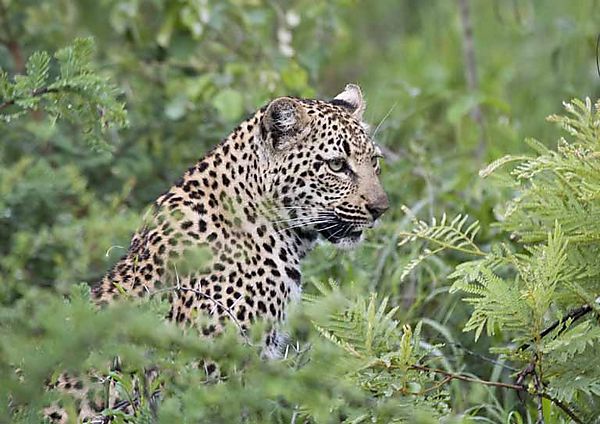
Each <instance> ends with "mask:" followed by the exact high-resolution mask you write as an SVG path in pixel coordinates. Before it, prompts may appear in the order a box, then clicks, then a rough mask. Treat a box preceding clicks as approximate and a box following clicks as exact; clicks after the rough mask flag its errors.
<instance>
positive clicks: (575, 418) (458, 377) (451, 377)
mask: <svg viewBox="0 0 600 424" xmlns="http://www.w3.org/2000/svg"><path fill="white" fill-rule="evenodd" d="M409 368H410V369H414V370H418V371H424V372H433V373H436V374H441V375H444V376H446V379H444V381H445V382H449V381H452V380H460V381H466V382H468V383H477V384H483V385H485V386H492V387H500V388H503V389H511V390H516V391H517V392H525V393H530V392H529V391H528V390H527V388H526V387H525V386H523V385H520V384H511V383H500V382H497V381H488V380H481V379H479V378H475V377H470V376H468V375H464V374H455V373H452V372H448V371H444V370H441V369H439V368H430V367H426V366H424V365H419V364H414V365H411V366H410V367H409ZM530 394H531V395H533V396H540V397H543V398H545V399H548V400H549V401H551V402H552V403H554V404H555V405H556V406H558V407H559V408H560V409H562V410H563V412H564V413H565V414H567V415H568V416H569V417H570V418H571V419H572V420H573V421H575V422H576V423H577V424H584V422H583V420H582V419H581V418H579V417H578V416H577V415H576V414H575V413H574V412H573V411H572V410H571V409H570V408H569V407H568V406H567V405H565V404H564V403H563V402H562V401H561V400H559V399H556V398H555V397H553V396H551V395H549V394H548V393H546V392H541V391H539V392H536V393H530Z"/></svg>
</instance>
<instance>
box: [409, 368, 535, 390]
mask: <svg viewBox="0 0 600 424" xmlns="http://www.w3.org/2000/svg"><path fill="white" fill-rule="evenodd" d="M410 368H412V369H414V370H418V371H425V372H433V373H436V374H442V375H444V376H446V377H449V378H450V380H461V381H466V382H468V383H478V384H483V385H485V386H494V387H501V388H503V389H511V390H517V391H524V390H526V389H525V387H523V386H521V385H518V384H511V383H501V382H498V381H488V380H481V379H479V378H475V377H469V376H468V375H464V374H455V373H452V372H449V371H444V370H441V369H439V368H430V367H426V366H424V365H418V364H414V365H411V366H410ZM450 380H449V381H450Z"/></svg>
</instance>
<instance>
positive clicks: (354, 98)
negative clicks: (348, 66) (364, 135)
mask: <svg viewBox="0 0 600 424" xmlns="http://www.w3.org/2000/svg"><path fill="white" fill-rule="evenodd" d="M333 100H338V101H339V102H340V103H341V104H342V105H343V106H345V107H346V108H348V109H349V110H350V112H351V113H352V115H353V116H354V117H355V118H356V119H358V120H359V121H360V120H362V117H363V113H364V111H365V107H366V104H365V101H364V99H363V96H362V91H360V87H359V86H358V85H356V84H346V88H344V91H342V92H341V93H340V94H338V95H337V96H335V97H334V98H333Z"/></svg>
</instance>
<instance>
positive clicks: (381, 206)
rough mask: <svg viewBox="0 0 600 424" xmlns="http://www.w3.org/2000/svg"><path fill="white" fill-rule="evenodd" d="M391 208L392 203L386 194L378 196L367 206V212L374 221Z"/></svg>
mask: <svg viewBox="0 0 600 424" xmlns="http://www.w3.org/2000/svg"><path fill="white" fill-rule="evenodd" d="M389 208H390V201H389V200H388V197H387V195H386V194H385V193H382V194H381V195H379V196H377V197H376V198H375V200H374V201H372V202H371V203H369V204H368V205H367V210H368V211H369V213H370V214H371V216H372V217H373V220H376V219H377V218H379V217H380V216H381V215H383V213H384V212H385V211H387V210H388V209H389Z"/></svg>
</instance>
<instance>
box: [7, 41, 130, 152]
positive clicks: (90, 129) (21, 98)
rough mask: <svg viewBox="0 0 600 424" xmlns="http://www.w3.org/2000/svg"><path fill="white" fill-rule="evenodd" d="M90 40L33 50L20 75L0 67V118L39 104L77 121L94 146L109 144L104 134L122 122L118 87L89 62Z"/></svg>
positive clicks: (19, 114)
mask: <svg viewBox="0 0 600 424" xmlns="http://www.w3.org/2000/svg"><path fill="white" fill-rule="evenodd" d="M93 52H94V42H93V40H92V39H91V38H78V39H76V40H75V41H74V42H73V44H72V45H70V46H67V47H65V48H63V49H61V50H59V51H57V52H56V54H55V55H54V59H52V58H51V57H50V55H49V54H48V53H46V52H43V51H42V52H35V53H33V54H32V55H31V56H30V57H29V59H28V60H27V64H26V73H25V74H24V75H14V76H13V77H12V78H11V77H10V76H9V75H8V73H6V72H5V71H3V70H2V69H0V120H2V121H4V122H5V123H7V124H8V123H10V122H12V121H14V120H15V119H17V118H20V117H22V116H23V115H24V114H26V113H28V112H29V111H37V110H43V111H45V112H46V113H47V114H48V115H49V116H50V118H51V119H52V120H57V119H66V120H67V121H68V122H70V123H72V124H74V125H76V126H78V127H80V128H81V129H82V134H83V136H84V138H85V139H86V140H87V141H88V142H89V143H91V145H92V146H93V147H103V148H108V144H107V143H106V142H105V141H104V138H105V137H104V134H105V133H106V131H107V130H108V129H110V128H112V127H115V128H120V127H124V126H126V125H127V114H126V112H125V107H124V104H123V103H122V102H120V101H119V100H118V97H119V95H120V94H121V93H120V90H119V89H118V88H117V87H116V86H115V85H113V84H112V83H111V82H110V81H109V80H108V79H107V78H106V77H104V76H102V74H101V73H100V72H98V70H96V69H95V67H94V66H93V61H92V56H93Z"/></svg>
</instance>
